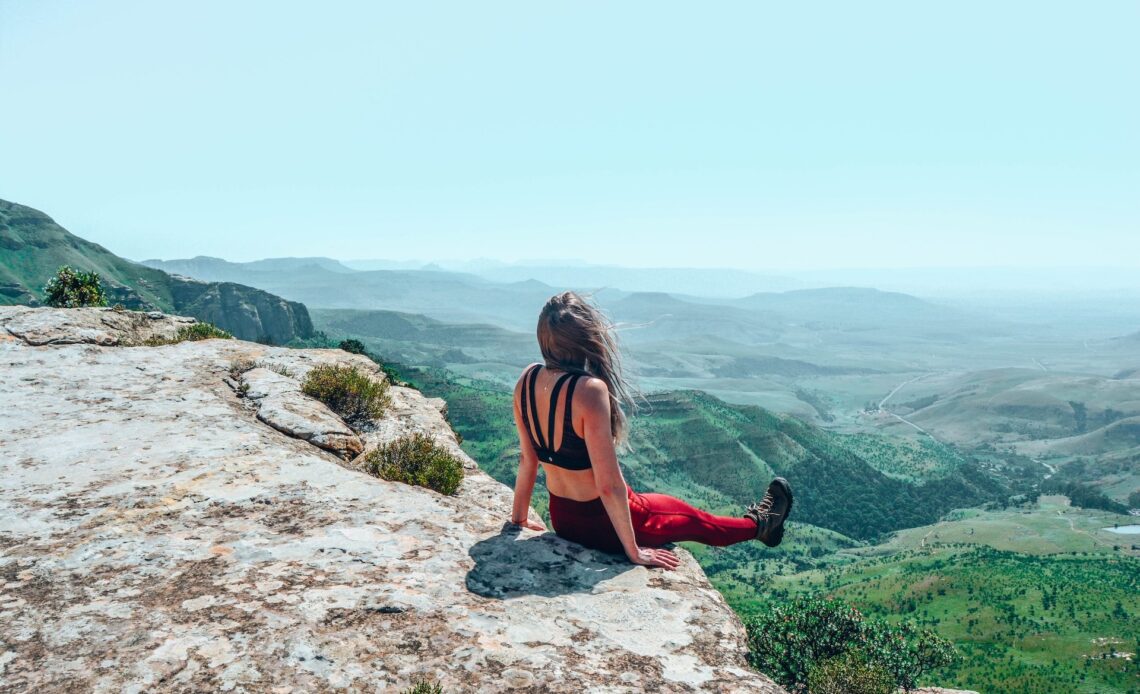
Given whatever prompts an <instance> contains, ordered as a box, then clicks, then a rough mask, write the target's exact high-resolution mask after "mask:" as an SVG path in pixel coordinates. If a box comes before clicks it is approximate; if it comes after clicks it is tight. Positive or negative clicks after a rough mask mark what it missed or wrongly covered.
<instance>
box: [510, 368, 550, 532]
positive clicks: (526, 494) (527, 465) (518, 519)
mask: <svg viewBox="0 0 1140 694" xmlns="http://www.w3.org/2000/svg"><path fill="white" fill-rule="evenodd" d="M522 387H523V379H521V378H520V379H519V382H518V383H517V384H515V397H514V411H515V429H516V430H518V434H519V471H518V474H517V475H515V501H514V504H513V505H512V507H511V522H512V523H514V524H515V525H521V526H523V527H524V528H528V529H530V530H546V526H545V525H543V524H542V522H541V521H538V520H534V519H531V518H530V497H531V495H532V494H534V482H535V480H536V479H538V455H537V454H536V453H535V452H534V446H532V445H531V442H530V433H529V432H528V431H527V430H526V426H525V425H524V424H523V422H522V410H521V409H519V408H520V404H519V393H520V392H521V388H522Z"/></svg>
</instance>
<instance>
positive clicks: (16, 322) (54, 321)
mask: <svg viewBox="0 0 1140 694" xmlns="http://www.w3.org/2000/svg"><path fill="white" fill-rule="evenodd" d="M197 322H198V321H197V320H195V319H193V318H186V317H184V316H168V315H165V314H162V313H158V312H149V313H142V312H139V311H116V310H114V309H111V308H90V309H82V310H77V309H70V308H36V309H32V308H26V307H22V306H4V307H0V329H3V330H7V332H8V333H9V334H10V335H11V336H13V337H17V338H19V339H21V340H23V341H24V342H27V343H28V344H29V345H48V344H80V343H82V344H93V345H107V346H110V345H137V344H142V343H143V342H145V341H146V340H148V339H150V338H171V337H173V336H174V334H175V333H177V332H178V329H179V328H183V327H185V326H188V325H193V324H194V323H197Z"/></svg>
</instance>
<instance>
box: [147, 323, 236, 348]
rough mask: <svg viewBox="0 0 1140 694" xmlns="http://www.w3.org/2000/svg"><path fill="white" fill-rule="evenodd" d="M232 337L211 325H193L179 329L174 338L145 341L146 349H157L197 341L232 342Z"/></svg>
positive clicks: (157, 338) (156, 338) (154, 338)
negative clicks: (162, 346)
mask: <svg viewBox="0 0 1140 694" xmlns="http://www.w3.org/2000/svg"><path fill="white" fill-rule="evenodd" d="M233 337H234V336H233V335H230V334H229V333H227V332H226V331H225V330H222V329H221V328H219V327H217V326H216V325H214V324H212V323H194V324H192V325H186V326H183V327H181V328H179V329H178V332H176V333H174V337H169V338H167V337H152V338H150V339H149V340H147V341H146V345H147V346H148V347H159V346H161V345H174V344H178V343H179V342H197V341H198V340H232V339H233Z"/></svg>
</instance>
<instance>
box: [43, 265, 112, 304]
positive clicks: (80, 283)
mask: <svg viewBox="0 0 1140 694" xmlns="http://www.w3.org/2000/svg"><path fill="white" fill-rule="evenodd" d="M44 303H46V304H47V305H48V306H54V307H55V308H81V307H84V306H106V305H107V295H106V294H105V293H104V292H103V283H102V281H101V280H100V279H99V273H97V272H83V271H80V270H76V269H75V268H73V267H71V266H70V265H64V266H63V267H61V268H60V269H59V270H57V271H56V273H55V275H54V276H53V277H52V278H51V279H50V280H48V282H47V284H46V285H45V286H44Z"/></svg>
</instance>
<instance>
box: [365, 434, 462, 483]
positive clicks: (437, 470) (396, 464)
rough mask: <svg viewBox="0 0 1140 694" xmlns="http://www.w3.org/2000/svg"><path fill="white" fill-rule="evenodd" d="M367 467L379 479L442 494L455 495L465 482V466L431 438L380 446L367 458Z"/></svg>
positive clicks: (418, 437) (417, 437)
mask: <svg viewBox="0 0 1140 694" xmlns="http://www.w3.org/2000/svg"><path fill="white" fill-rule="evenodd" d="M364 466H365V469H366V470H368V472H370V473H372V474H373V475H376V476H377V477H382V478H383V479H386V480H390V481H392V482H404V483H407V484H414V485H416V486H419V487H427V488H428V489H434V490H435V491H437V492H439V493H441V494H454V493H455V492H456V490H458V489H459V483H460V482H462V481H463V463H462V462H461V461H460V460H459V459H458V458H456V457H455V456H453V455H451V453H449V452H448V451H447V449H445V448H443V447H442V446H439V445H438V444H436V442H435V441H433V440H432V439H431V437H428V436H424V435H423V434H418V433H417V434H412V435H411V436H405V437H403V438H400V439H397V440H396V441H392V442H391V443H387V444H385V445H383V446H380V447H379V448H377V449H376V450H374V451H372V452H371V453H369V454H368V455H367V456H365V458H364Z"/></svg>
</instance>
